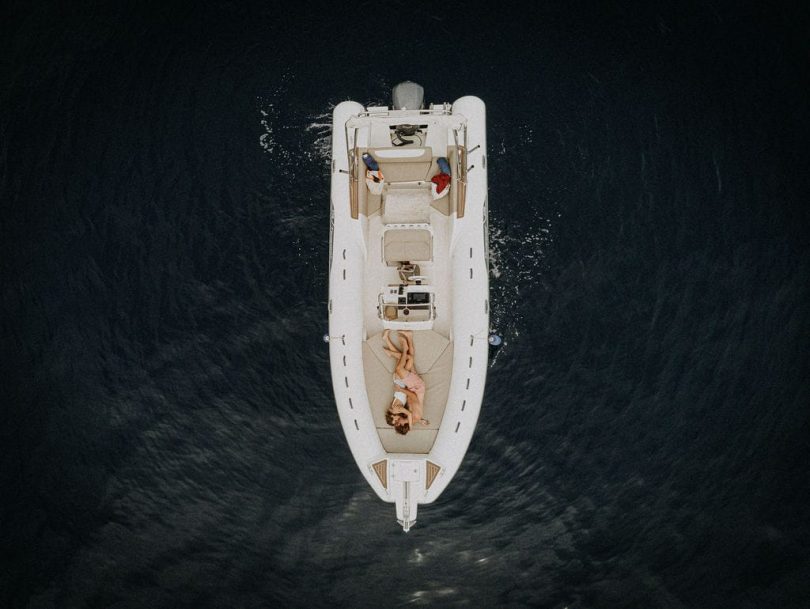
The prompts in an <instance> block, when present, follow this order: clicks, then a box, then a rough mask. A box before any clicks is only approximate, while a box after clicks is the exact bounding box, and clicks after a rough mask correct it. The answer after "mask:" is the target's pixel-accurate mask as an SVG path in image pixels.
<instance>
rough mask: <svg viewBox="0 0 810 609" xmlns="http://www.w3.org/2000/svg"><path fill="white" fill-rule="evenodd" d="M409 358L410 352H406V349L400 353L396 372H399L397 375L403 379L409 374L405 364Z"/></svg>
mask: <svg viewBox="0 0 810 609" xmlns="http://www.w3.org/2000/svg"><path fill="white" fill-rule="evenodd" d="M407 360H408V353H407V352H405V351H403V352H402V353H400V355H399V361H398V362H397V368H396V373H397V376H398V377H399V378H401V379H404V378H405V377H406V376H408V369H407V367H406V366H405V363H406V362H407Z"/></svg>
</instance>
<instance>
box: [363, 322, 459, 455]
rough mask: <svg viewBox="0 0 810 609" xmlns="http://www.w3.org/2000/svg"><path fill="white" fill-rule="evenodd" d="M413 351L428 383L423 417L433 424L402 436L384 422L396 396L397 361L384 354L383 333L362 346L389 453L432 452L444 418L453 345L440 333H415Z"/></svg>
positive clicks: (379, 429)
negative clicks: (394, 394) (395, 372)
mask: <svg viewBox="0 0 810 609" xmlns="http://www.w3.org/2000/svg"><path fill="white" fill-rule="evenodd" d="M392 335H393V336H392V342H393V343H394V344H395V345H396V344H397V341H396V337H395V333H394V332H392ZM414 348H415V350H416V370H417V372H419V374H420V376H421V377H422V379H423V380H424V381H425V405H424V406H425V408H424V418H425V419H427V420H428V421H430V425H427V426H422V425H419V426H417V427H416V428H415V429H413V430H411V431H410V432H409V433H408V434H407V435H405V436H402V435H400V434H398V433H396V432H395V431H394V429H393V427H391V426H390V425H388V423H386V422H385V412H386V410H387V409H388V406H389V405H390V404H391V400H392V399H393V393H394V382H393V371H394V368H395V365H396V364H395V361H394V359H393V358H390V357H388V356H387V355H385V353H384V352H383V350H382V335H381V334H377V335H376V336H373V337H371V338H370V339H369V340H368V341H366V342H365V343H363V367H364V371H365V377H366V391H367V393H368V399H369V404H370V406H371V412H372V415H373V417H374V424H375V425H376V426H377V433H378V434H379V436H380V440H381V442H382V444H383V448H385V450H386V451H388V452H397V453H415V454H420V453H421V454H424V453H427V452H430V448H431V447H432V446H433V442H434V440H435V439H436V434H437V433H438V429H439V425H440V424H441V421H442V417H443V416H444V409H445V406H446V404H447V396H448V394H449V392H450V377H451V375H452V371H453V345H452V344H451V343H450V341H448V340H447V339H446V338H444V337H443V336H441V335H440V334H437V333H436V332H432V331H430V330H428V331H420V332H414Z"/></svg>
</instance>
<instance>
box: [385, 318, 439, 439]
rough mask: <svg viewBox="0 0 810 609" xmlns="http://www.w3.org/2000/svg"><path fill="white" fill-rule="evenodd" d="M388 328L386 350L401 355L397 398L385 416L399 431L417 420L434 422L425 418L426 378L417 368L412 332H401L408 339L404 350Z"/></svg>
mask: <svg viewBox="0 0 810 609" xmlns="http://www.w3.org/2000/svg"><path fill="white" fill-rule="evenodd" d="M388 334H389V332H388V330H385V332H383V340H385V343H386V347H385V348H384V349H385V352H386V353H387V354H388V355H389V356H390V357H394V358H396V359H397V367H396V369H395V371H394V379H393V380H394V385H395V388H394V400H393V401H392V402H391V405H390V406H389V407H388V412H386V413H385V420H386V422H387V423H388V424H389V425H393V426H394V429H396V431H397V432H398V433H401V434H402V435H405V434H406V433H408V432H409V431H410V430H411V427H413V425H414V424H415V423H420V424H422V425H430V421H427V420H426V419H423V418H422V413H423V412H424V405H425V382H424V381H423V380H422V379H421V378H420V377H419V375H418V374H416V371H415V369H414V356H415V353H416V352H415V350H414V346H413V336H412V334H413V333H412V332H410V331H404V330H401V331H399V332H398V334H399V337H400V341H402V342H403V343H404V348H403V350H402V351H400V350H398V349H397V348H396V347H394V345H393V343H392V342H391V338H390V337H389V336H388Z"/></svg>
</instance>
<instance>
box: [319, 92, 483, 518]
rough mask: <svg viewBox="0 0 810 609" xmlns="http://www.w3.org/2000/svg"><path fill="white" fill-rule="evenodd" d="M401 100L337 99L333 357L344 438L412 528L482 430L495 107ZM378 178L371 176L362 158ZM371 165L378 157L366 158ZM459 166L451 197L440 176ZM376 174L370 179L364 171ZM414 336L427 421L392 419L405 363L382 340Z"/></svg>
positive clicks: (400, 96) (413, 96)
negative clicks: (489, 151) (404, 426)
mask: <svg viewBox="0 0 810 609" xmlns="http://www.w3.org/2000/svg"><path fill="white" fill-rule="evenodd" d="M393 97H394V105H393V107H391V108H388V107H377V106H373V107H366V108H364V107H363V106H362V105H361V104H359V103H357V102H353V101H346V102H342V103H340V104H338V106H337V107H336V108H335V109H334V113H333V122H332V168H331V177H332V185H331V220H330V224H331V226H330V245H329V337H328V338H329V354H330V362H331V368H332V384H333V387H334V392H335V401H336V402H337V409H338V413H339V415H340V421H341V424H342V426H343V431H344V433H345V435H346V439H347V441H348V443H349V447H350V449H351V451H352V455H353V456H354V458H355V461H356V462H357V465H358V467H359V468H360V471H361V472H362V473H363V475H364V476H365V478H366V480H367V481H368V483H369V484H370V485H371V488H373V489H374V491H375V492H376V493H377V495H378V496H379V498H380V499H382V500H383V501H387V502H390V503H395V504H396V516H397V521H398V522H399V523H400V525H402V528H403V529H404V530H405V531H408V530H409V529H410V528H411V526H413V524H414V523H415V522H416V515H417V506H418V505H419V504H427V503H431V502H433V501H435V500H436V498H437V497H438V496H439V495H440V494H441V493H442V491H444V489H445V488H446V487H447V485H448V484H449V483H450V480H452V478H453V476H454V475H455V474H456V472H457V471H458V468H459V466H460V465H461V462H462V460H463V459H464V454H465V453H466V452H467V447H468V446H469V444H470V440H471V439H472V435H473V432H474V431H475V426H476V422H477V420H478V414H479V412H480V410H481V401H482V399H483V395H484V383H485V380H486V374H487V367H488V340H487V339H488V336H489V273H488V259H489V244H488V229H487V226H488V222H487V159H486V111H485V106H484V103H483V101H481V100H480V99H478V98H477V97H470V96H468V97H462V98H460V99H457V100H456V101H455V102H453V103H452V104H450V103H442V104H431V105H430V106H429V107H428V108H423V107H422V87H420V86H419V85H417V84H415V83H411V82H405V83H400V84H399V85H397V87H395V88H394V96H393ZM366 154H368V155H370V157H371V159H373V160H370V161H369V165H371V167H374V166H375V165H374V162H375V161H376V164H377V165H376V166H377V167H378V171H379V172H381V173H382V180H381V181H374V179H373V178H375V177H379V174H377V173H372V171H371V170H370V169H369V166H368V165H367V163H366V162H365V161H364V159H363V157H364V155H366ZM366 159H369V157H366ZM444 160H446V162H447V164H449V167H450V170H449V174H450V182H449V186H448V187H446V188H445V189H444V190H443V191H442V192H437V191H438V190H439V189H438V187H437V186H435V185H434V183H433V182H432V181H431V178H433V177H434V176H435V175H437V174H438V173H444V172H441V168H446V167H447V165H445V164H444ZM367 172H368V173H367ZM386 328H388V329H390V330H391V336H392V339H393V340H394V342H396V339H397V335H396V330H403V329H411V330H413V331H414V332H413V342H414V347H415V351H416V357H415V364H416V371H417V372H418V373H419V375H420V376H421V377H422V378H423V380H424V381H425V385H426V393H425V400H424V415H423V416H424V418H425V419H427V420H428V421H429V422H430V424H429V425H427V426H424V427H423V426H420V425H415V426H414V429H411V431H410V432H409V433H408V434H406V435H401V434H399V433H397V432H396V431H395V430H394V428H393V427H391V426H389V425H388V424H387V423H386V421H385V412H386V410H387V408H388V406H389V405H390V404H391V400H392V398H393V390H394V385H393V382H392V375H393V372H394V368H395V365H396V362H395V360H394V359H392V358H390V357H388V356H387V355H386V354H385V353H384V352H383V341H382V332H383V330H384V329H386Z"/></svg>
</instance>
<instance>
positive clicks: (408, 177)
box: [368, 147, 433, 183]
mask: <svg viewBox="0 0 810 609" xmlns="http://www.w3.org/2000/svg"><path fill="white" fill-rule="evenodd" d="M368 152H369V153H370V154H371V156H373V157H374V159H375V160H376V161H377V163H379V165H380V170H381V171H382V173H383V176H384V177H385V181H386V182H389V183H391V182H416V181H419V180H427V179H430V178H429V176H428V173H429V172H430V169H431V165H432V163H433V151H432V150H431V149H430V148H411V147H407V148H369V149H368Z"/></svg>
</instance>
